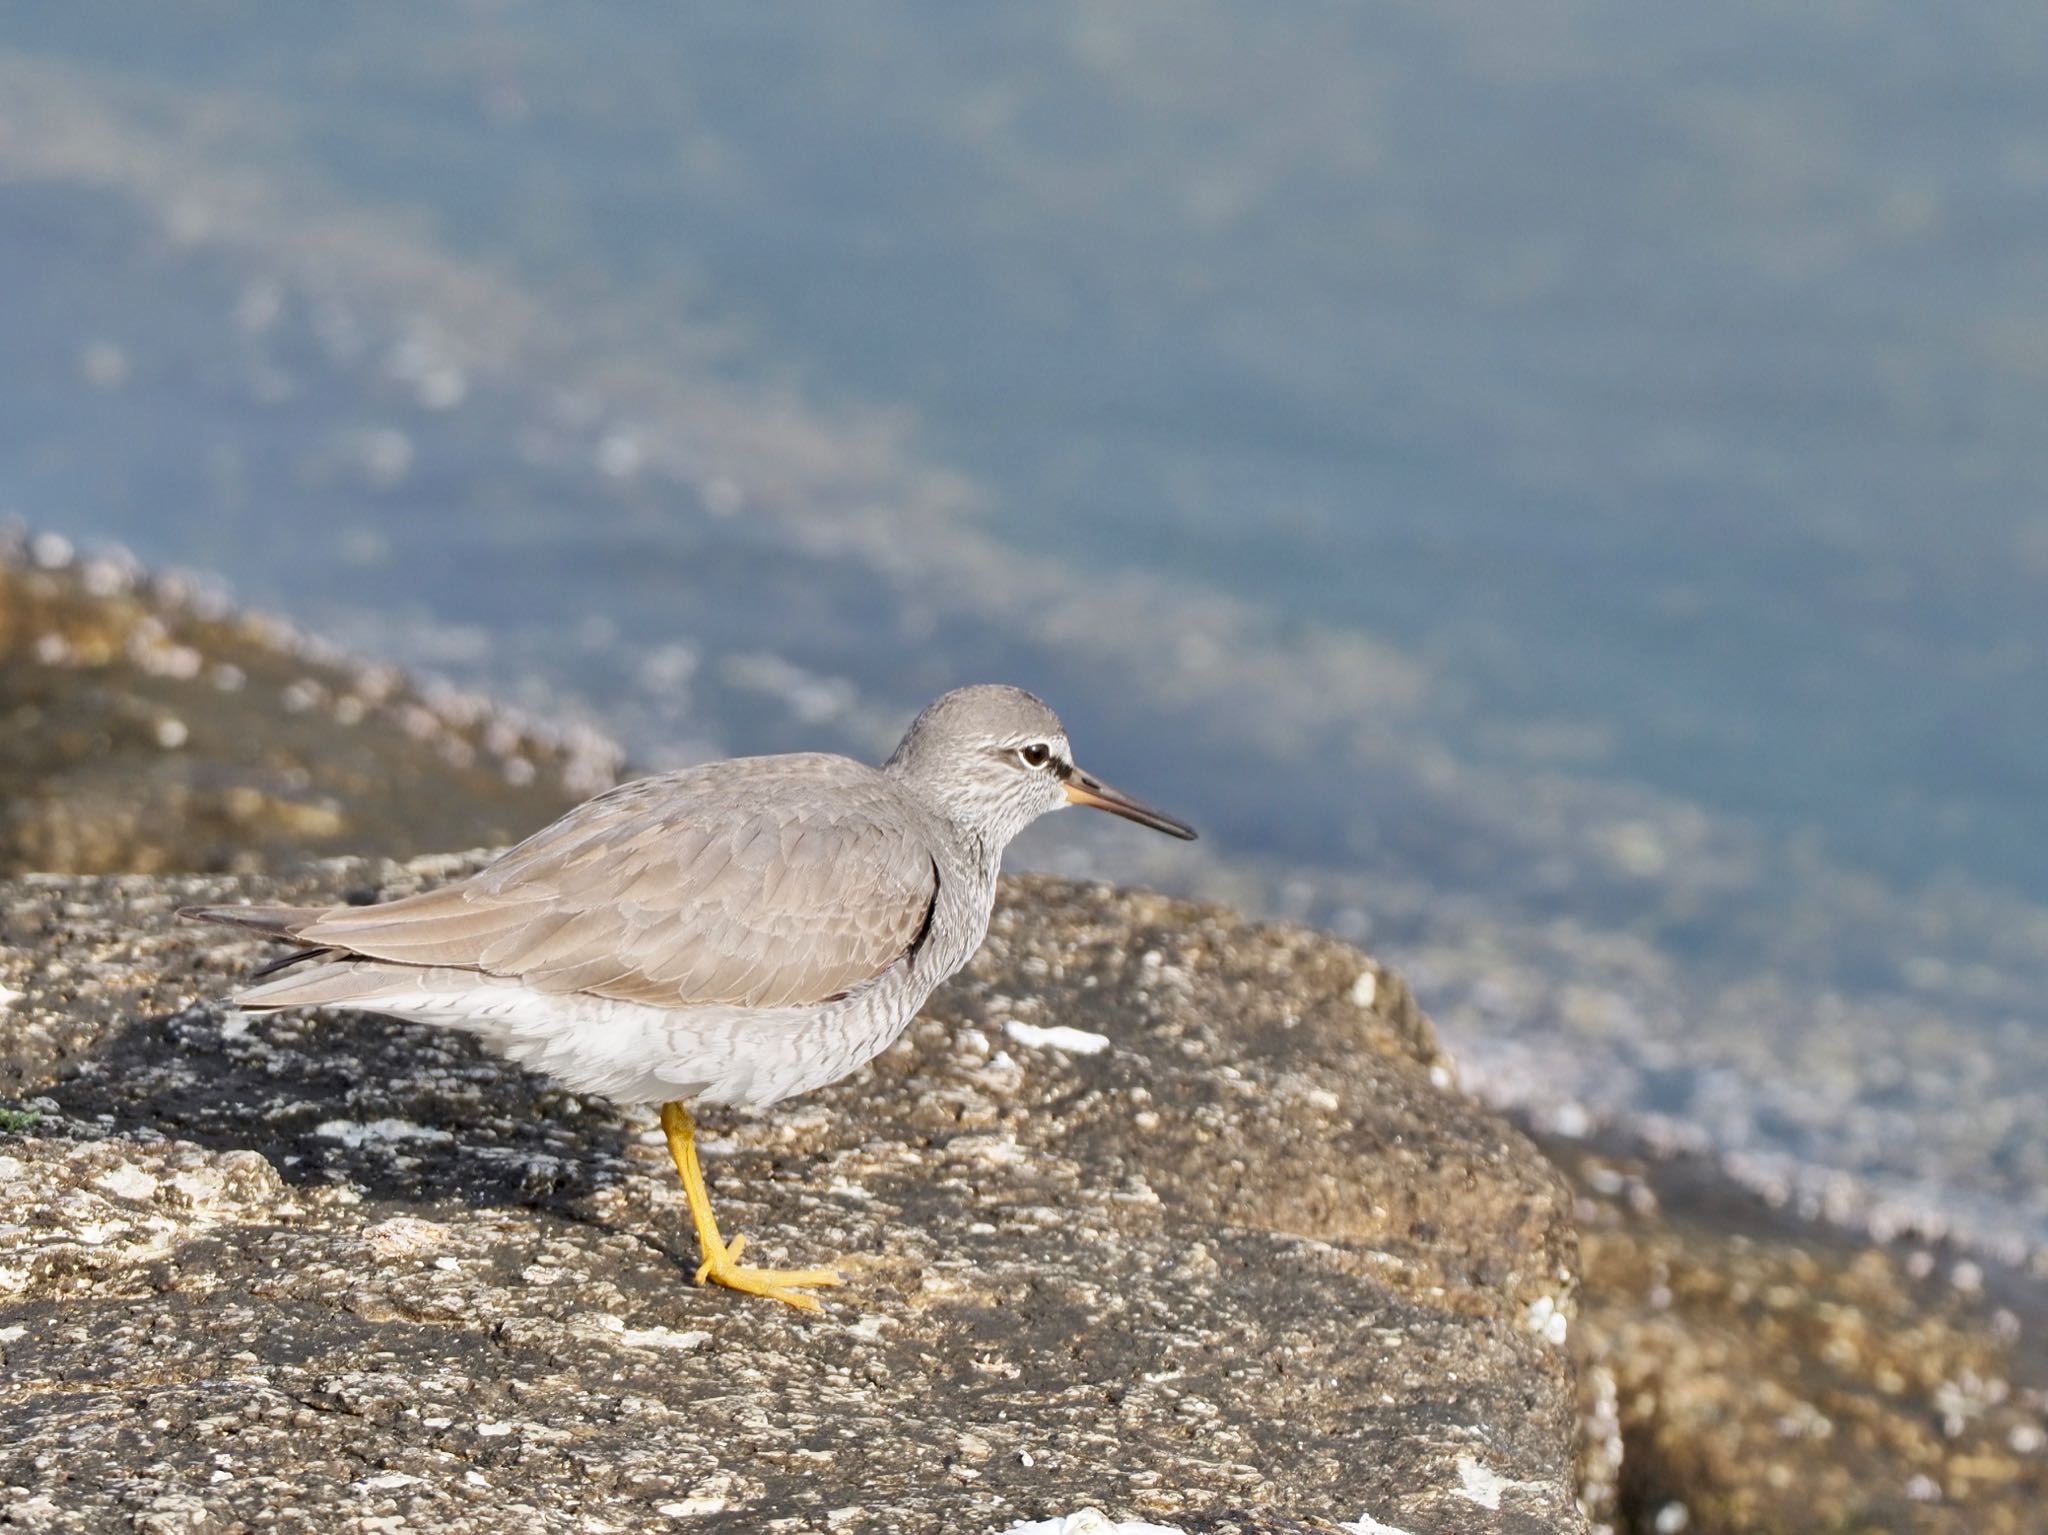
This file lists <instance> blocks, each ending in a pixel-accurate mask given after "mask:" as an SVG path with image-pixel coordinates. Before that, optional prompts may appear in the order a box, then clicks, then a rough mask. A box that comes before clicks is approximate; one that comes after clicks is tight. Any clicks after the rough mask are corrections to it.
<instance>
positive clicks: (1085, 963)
mask: <svg viewBox="0 0 2048 1535" xmlns="http://www.w3.org/2000/svg"><path fill="white" fill-rule="evenodd" d="M462 867H466V865H465V864H463V863H462V862H460V861H459V860H450V859H438V860H426V861H423V862H422V863H420V864H418V865H415V866H413V867H411V868H405V867H401V866H397V865H392V864H385V863H370V862H363V861H341V862H334V863H329V864H325V865H322V866H319V867H317V868H315V869H313V870H312V871H310V872H308V873H306V874H304V875H300V876H294V877H289V878H283V879H279V878H259V877H249V878H234V877H225V876H219V877H198V876H164V877H160V878H152V879H136V878H82V877H65V878H55V877H44V878H37V879H31V880H25V881H19V882H16V883H13V884H9V885H0V902H4V908H5V913H6V915H5V918H4V926H0V997H5V998H7V1001H6V1004H5V1007H4V1009H0V1072H6V1073H8V1074H9V1075H7V1076H6V1077H5V1078H4V1079H0V1080H5V1081H6V1082H7V1083H8V1084H9V1085H8V1086H6V1087H5V1088H4V1090H0V1091H4V1093H5V1094H6V1095H7V1097H8V1101H10V1102H12V1103H13V1104H14V1105H16V1106H19V1107H25V1108H27V1109H30V1110H32V1111H34V1112H35V1113H37V1114H39V1115H40V1118H39V1119H38V1120H37V1121H36V1122H35V1123H33V1124H21V1123H19V1121H17V1127H16V1128H15V1129H14V1130H13V1131H12V1132H11V1133H8V1134H4V1135H0V1188H4V1193H0V1199H4V1200H5V1207H4V1208H5V1214H4V1216H0V1222H4V1224H0V1370H4V1376H0V1380H4V1387H0V1488H4V1489H5V1490H4V1491H0V1523H4V1522H7V1521H10V1520H11V1521H12V1523H13V1524H15V1525H17V1526H20V1527H23V1528H28V1529H46V1530H53V1531H79V1530H101V1529H145V1530H184V1529H192V1530H214V1529H236V1528H243V1527H255V1526H257V1525H259V1524H261V1525H263V1526H264V1527H267V1528H278V1529H318V1530H322V1531H358V1530H361V1531H369V1530H396V1529H407V1530H435V1531H467V1530H479V1531H481V1530H491V1531H503V1530H505V1529H507V1528H513V1529H521V1530H524V1529H534V1530H564V1531H567V1530H605V1529H618V1530H626V1529H644V1528H648V1527H654V1528H670V1527H673V1528H688V1529H691V1530H705V1531H718V1530H732V1531H741V1530H744V1531H749V1532H752V1531H762V1530H782V1531H819V1532H827V1531H853V1532H859V1531H890V1532H896V1531H902V1532H933V1535H938V1532H946V1535H952V1532H959V1531H984V1530H986V1531H999V1530H1004V1529H1007V1528H1010V1527H1012V1526H1014V1525H1019V1524H1024V1525H1027V1526H1028V1525H1029V1524H1030V1523H1031V1522H1032V1521H1057V1520H1059V1519H1062V1518H1068V1516H1071V1517H1072V1518H1079V1517H1082V1515H1081V1514H1079V1513H1077V1512H1076V1511H1080V1510H1087V1509H1091V1508H1092V1509H1097V1510H1100V1511H1102V1514H1103V1516H1104V1518H1103V1521H1102V1522H1103V1523H1104V1524H1105V1525H1106V1526H1111V1527H1113V1525H1114V1524H1115V1522H1117V1521H1149V1522H1151V1523H1155V1524H1162V1525H1166V1526H1169V1527H1175V1528H1179V1529H1182V1530H1186V1531H1190V1532H1194V1531H1219V1532H1220V1531H1241V1532H1251V1531H1270V1532H1279V1531H1309V1530H1324V1531H1327V1530H1330V1529H1332V1528H1337V1527H1350V1528H1357V1529H1363V1530H1398V1531H1402V1532H1406V1535H1452V1532H1456V1535H1467V1532H1474V1535H1483V1532H1490V1531H1501V1532H1517V1535H1534V1532H1539V1531H1541V1532H1548V1531H1579V1530H1582V1529H1583V1528H1584V1523H1583V1520H1582V1518H1581V1516H1580V1514H1579V1512H1578V1511H1577V1509H1576V1507H1575V1504H1574V1499H1573V1482H1572V1478H1573V1467H1572V1455H1573V1432H1574V1380H1573V1373H1572V1369H1571V1365H1570V1361H1569V1357H1568V1352H1567V1347H1566V1344H1567V1332H1568V1328H1569V1325H1570V1322H1571V1319H1572V1318H1573V1316H1574V1314H1575V1307H1576V1299H1575V1291H1574V1274H1575V1271H1576V1252H1575V1242H1574V1238H1573V1235H1572V1230H1571V1225H1570V1196H1569V1194H1568V1192H1567V1191H1566V1190H1565V1189H1564V1187H1563V1186H1562V1184H1561V1182H1560V1180H1559V1179H1558V1177H1557V1175H1556V1174H1555V1173H1554V1171H1553V1170H1552V1169H1551V1168H1550V1167H1549V1165H1548V1164H1547V1163H1546V1162H1544V1161H1543V1159H1542V1158H1541V1157H1540V1156H1539V1155H1538V1154H1537V1153H1536V1152H1535V1150H1534V1148H1533V1147H1532V1146H1531V1145H1530V1144H1529V1143H1528V1142H1527V1141H1526V1140H1525V1139H1523V1138H1522V1137H1521V1136H1520V1135H1519V1134H1517V1133H1516V1132H1514V1131H1513V1130H1511V1129H1509V1128H1508V1127H1507V1126H1506V1125H1505V1124H1504V1123H1502V1122H1501V1121H1500V1120H1499V1119H1497V1118H1496V1117H1494V1116H1493V1115H1491V1114H1489V1113H1487V1112H1486V1111H1484V1110H1483V1109H1480V1108H1479V1107H1477V1106H1476V1105H1474V1104H1473V1103H1471V1102H1470V1101H1468V1100H1467V1099H1465V1098H1463V1097H1462V1096H1460V1095H1459V1094H1458V1093H1457V1092H1456V1091H1455V1090H1454V1089H1453V1088H1452V1087H1451V1086H1450V1078H1449V1073H1448V1070H1447V1069H1446V1064H1445V1063H1444V1062H1443V1061H1442V1060H1441V1059H1440V1058H1439V1056H1438V1054H1437V1052H1436V1048H1435V1045H1434V1041H1433V1038H1432V1035H1431V1031H1430V1029H1429V1026H1428V1024H1427V1022H1426V1020H1425V1019H1423V1017H1422V1016H1421V1014H1420V1013H1419V1012H1418V1011H1417V1010H1416V1008H1415V1005H1414V1003H1413V1000H1412V999H1411V997H1410V996H1409V993H1408V991H1407V989H1406V987H1405V986H1403V985H1402V984H1401V983H1400V982H1399V981H1398V980H1397V979H1396V978H1395V977H1393V976H1391V975H1389V974H1387V973H1385V972H1383V971H1381V970H1379V969H1378V968H1377V967H1375V966H1374V965H1373V964H1372V963H1371V962H1370V961H1368V960H1366V959H1364V958H1363V957H1362V956H1360V955H1359V954H1358V953H1356V952H1355V951H1353V950H1351V949H1349V948H1346V947H1345V946H1343V945H1341V944H1339V943H1336V942H1334V941H1331V940H1328V939H1325V938H1321V937H1317V936H1315V935H1313V934H1309V933H1306V932H1301V931H1297V930H1292V929H1286V928H1262V927H1254V926H1251V925H1249V924H1246V923H1244V922H1243V921H1241V920H1240V919H1238V918H1235V917H1233V916H1231V915H1230V914H1228V913H1225V912H1222V911H1219V910H1216V909H1213V908H1207V907H1199V906H1191V905H1187V904H1183V903H1176V902H1172V901H1168V900H1165V899H1163V898H1159V897H1155V896H1151V895H1146V894H1143V893H1133V892H1117V891H1111V890H1107V889H1102V888H1094V887H1084V886H1075V885H1069V884H1064V883H1060V882H1057V881H1047V880H1031V881H1018V882H1013V883H1012V884H1010V885H1009V886H1008V888H1007V891H1006V896H1005V900H1004V903H1003V905H1002V906H1001V908H1000V910H999V912H998V916H997V920H996V923H995V927H994V930H993V932H992V934H991V937H990V941H989V944H988V946H987V947H986V949H985V950H984V951H983V953H982V955H981V956H980V957H979V958H978V959H977V961H976V962H975V964H974V965H973V966H972V967H971V968H970V970H969V971H968V972H966V973H965V974H963V975H962V976H961V977H960V978H958V979H957V980H956V981H955V982H954V983H953V984H952V985H950V986H948V987H947V988H946V989H945V990H944V991H943V992H942V993H941V994H940V995H939V996H938V997H937V998H935V999H934V1001H933V1003H932V1005H931V1006H930V1007H929V1008H928V1009H927V1011H926V1014H925V1016H924V1017H922V1018H921V1019H920V1020H919V1021H918V1022H917V1023H916V1024H915V1025H914V1026H913V1027H912V1029H911V1031H910V1032H909V1034H908V1035H906V1037H905V1038H904V1040H903V1041H901V1042H900V1043H899V1044H898V1045H897V1046H896V1047H894V1048H893V1049H891V1050H890V1051H889V1052H887V1053H886V1054H885V1055H884V1056H883V1057H882V1058H881V1059H880V1060H879V1061H878V1062H877V1063H876V1064H875V1066H874V1067H872V1068H871V1069H870V1070H868V1071H867V1072H864V1073H862V1074H860V1075H858V1076H856V1077H855V1078H853V1079H851V1080H850V1081H848V1082H845V1083H842V1084H839V1085H838V1086H836V1087H834V1088H832V1089H829V1090H827V1091H825V1092H823V1093H820V1094H818V1095H816V1096H814V1097H812V1098H810V1099H806V1100H800V1101H798V1102H795V1103H791V1104H785V1105H782V1106H780V1107H779V1108H777V1109H775V1110H771V1111H768V1112H767V1113H764V1114H762V1115H759V1116H753V1117H727V1118H712V1119H709V1120H707V1124H706V1132H707V1140H706V1151H707V1158H708V1164H709V1173H710V1177H711V1181H712V1185H713V1190H714V1194H715V1196H716V1197H717V1199H718V1202H719V1208H720V1213H721V1216H722V1218H723V1220H724V1221H725V1224H726V1226H727V1229H728V1231H729V1232H730V1231H735V1230H736V1231H742V1232H745V1233H746V1234H747V1235H748V1236H749V1237H750V1239H751V1241H752V1243H753V1244H754V1247H753V1249H752V1250H755V1251H758V1252H760V1253H761V1255H762V1257H763V1259H764V1261H768V1262H778V1261H782V1262H801V1263H811V1262H818V1261H825V1260H830V1261H833V1262H837V1263H839V1264H840V1265H841V1266H842V1267H843V1268H844V1269H845V1271H846V1272H847V1274H848V1278H849V1281H850V1283H849V1286H848V1288H847V1289H845V1290H843V1291H838V1292H834V1293H833V1294H832V1295H831V1296H830V1297H829V1298H828V1305H829V1310H828V1312H827V1313H826V1315H824V1316H823V1317H822V1318H812V1317H806V1316H803V1315H800V1314H798V1313H796V1312H793V1311H788V1310H785V1309H783V1308H780V1307H773V1306H770V1305H767V1304H765V1303H760V1302H753V1301H749V1300H747V1299H744V1298H741V1297H737V1296H734V1295H732V1294H729V1293H726V1292H722V1291H715V1290H701V1289H698V1288H695V1287H694V1286H692V1285H691V1284H690V1282H689V1274H690V1270H691V1269H692V1268H693V1267H694V1265H695V1261H696V1260H695V1254H694V1251H693V1249H692V1248H691V1246H690V1243H689V1237H688V1223H687V1219H686V1217H685V1214H684V1211H683V1208H682V1200H681V1195H680V1191H679V1190H678V1188H677V1186H676V1183H675V1180H674V1176H673V1173H672V1171H671V1170H670V1169H669V1167H668V1165H667V1159H666V1156H665V1154H664V1151H663V1149H662V1147H661V1144H660V1141H659V1136H658V1133H657V1132H655V1131H654V1129H653V1127H652V1125H651V1123H648V1122H646V1121H641V1120H635V1121H632V1122H627V1121H625V1120H624V1119H622V1117H621V1116H620V1115H619V1114H617V1113H616V1112H614V1111H613V1110H611V1109H610V1108H608V1107H607V1106H605V1105H602V1104H592V1103H584V1102H580V1101H578V1100H576V1099H575V1098H573V1097H572V1096H570V1095H568V1094H565V1093H563V1092H560V1091H559V1090H556V1089H553V1088H551V1087H550V1086H549V1085H548V1084H546V1083H545V1082H543V1081H541V1080H539V1079H537V1078H534V1077H530V1076H526V1075H524V1074H522V1073H520V1072H518V1071H517V1070H515V1069H513V1068H511V1067H508V1066H506V1065H504V1064H502V1063H500V1062H497V1061H495V1060H493V1059H491V1058H489V1057H487V1056H485V1055H484V1054H482V1053H481V1052H480V1051H478V1050H476V1049H474V1048H473V1047H472V1046H471V1044H470V1042H469V1041H467V1040H465V1039H463V1038H461V1037H460V1036H457V1035H453V1034H443V1033H437V1032H433V1031H430V1030H427V1029H423V1028H419V1027H415V1026H411V1025H406V1024H401V1023H396V1022H391V1021H388V1020H384V1019H379V1018H373V1017H368V1016H363V1015H352V1014H336V1015H315V1016H308V1017H304V1018H297V1017H285V1018H275V1019H266V1020H243V1019H241V1018H239V1017H237V1016H235V1015H232V1014H229V1013H227V1012H225V1011H223V1010H222V1009H221V1008H220V1007H219V1006H218V1005H217V1003H216V1002H215V1001H214V1000H213V999H215V998H217V997H218V996H219V995H220V993H221V992H222V990H223V989H224V988H225V986H226V984H227V982H228V980H229V978H230V977H231V976H232V974H233V973H234V972H235V971H237V970H238V969H239V968H241V967H243V966H245V965H247V964H248V963H250V962H251V961H252V960H254V959H255V958H256V957H257V956H258V955H259V953H261V952H263V951H262V949H261V947H260V945H258V944H255V943H253V942H244V941H241V940H239V939H237V938H235V937H233V936H231V935H224V934H222V933H220V932H219V931H217V930H200V929H189V928H182V929H181V928H178V927H175V926H173V925H172V924H171V922H170V911H171V909H172V908H174V907H175V906H177V905H179V904H182V903H185V902H193V901H221V900H233V899H239V898H245V897H246V898H252V899H300V898H306V897H310V896H313V895H315V894H318V893H324V894H326V895H328V896H331V897H336V898H338V897H341V896H344V895H346V894H347V893H349V892H351V891H367V890H371V889H376V890H383V891H396V890H398V889H402V888H405V887H407V886H408V885H410V884H414V883H417V882H420V881H422V880H428V879H441V878H446V877H448V876H449V875H450V874H452V873H455V872H457V871H458V870H459V869H460V868H462ZM1069 1522H1071V1519H1069Z"/></svg>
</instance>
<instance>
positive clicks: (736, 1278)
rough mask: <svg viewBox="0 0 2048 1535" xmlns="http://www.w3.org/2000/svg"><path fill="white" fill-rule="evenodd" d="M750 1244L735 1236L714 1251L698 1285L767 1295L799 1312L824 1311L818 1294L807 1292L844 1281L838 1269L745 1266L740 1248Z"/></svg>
mask: <svg viewBox="0 0 2048 1535" xmlns="http://www.w3.org/2000/svg"><path fill="white" fill-rule="evenodd" d="M746 1245H747V1239H746V1238H745V1237H734V1238H733V1239H732V1240H731V1241H730V1242H728V1243H727V1244H726V1245H725V1246H724V1247H714V1248H712V1249H711V1252H712V1254H713V1256H711V1257H708V1258H706V1259H705V1260H704V1262H703V1263H702V1264H701V1265H699V1267H698V1269H697V1283H699V1284H720V1285H724V1286H725V1287H726V1288H727V1289H728V1290H742V1291H744V1292H746V1293H747V1294H748V1295H765V1296H767V1297H768V1298H769V1299H770V1300H779V1301H781V1302H782V1303H783V1304H784V1305H788V1306H794V1307H796V1309H797V1310H799V1311H822V1310H824V1309H825V1308H824V1307H823V1306H821V1305H819V1304H818V1299H817V1297H816V1296H814V1295H806V1294H804V1293H803V1292H804V1291H805V1290H807V1289H817V1288H819V1287H821V1286H825V1285H840V1284H845V1283H846V1281H845V1280H844V1279H842V1278H841V1277H840V1275H839V1272H838V1271H837V1270H836V1269H756V1268H745V1267H742V1266H741V1264H740V1261H739V1257H740V1249H741V1248H743V1247H745V1246H746Z"/></svg>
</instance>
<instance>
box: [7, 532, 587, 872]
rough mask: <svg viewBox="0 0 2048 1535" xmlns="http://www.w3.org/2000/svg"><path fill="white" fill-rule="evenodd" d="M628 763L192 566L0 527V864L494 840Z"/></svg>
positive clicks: (197, 858)
mask: <svg viewBox="0 0 2048 1535" xmlns="http://www.w3.org/2000/svg"><path fill="white" fill-rule="evenodd" d="M616 767H617V762H616V760H615V758H614V757H613V756H612V755H611V752H610V748H609V747H608V746H607V745H606V744H605V743H603V742H600V741H596V740H593V739H587V738H583V737H576V736H570V737H557V736H554V735H552V734H550V733H548V732H544V731H539V730H536V729H534V728H533V727H531V726H530V725H527V724H525V723H523V722H521V721H518V720H515V719H512V718H509V717H507V716H505V715H503V714H502V713H499V712H497V711H494V710H493V709H491V708H490V707H489V706H488V705H485V704H483V703H482V702H481V701H479V700H476V699H469V698H459V697H447V696H439V695H435V694H431V693H428V692H423V691H422V690H421V689H420V688H418V687H416V686H414V685H413V684H411V683H409V682H407V681H405V680H404V679H403V678H402V677H400V676H399V674H398V673H396V672H395V671H393V670H392V669H391V668H389V667H378V666H373V665H368V664H364V663H360V662H352V661H350V660H349V659H348V658H346V657H343V656H340V655H337V654H335V653H333V652H331V651H330V650H328V649H327V648H326V647H323V646H320V645H318V644H317V643H315V642H312V641H309V640H306V639H305V638H303V637H302V636H299V635H297V634H295V633H294V632H293V631H292V630H291V629H290V628H289V627H287V626H286V625H283V624H281V623H279V622H277V621H276V620H272V619H265V618H262V617H260V616H255V615H248V614H240V613H233V612H229V611H227V610H225V609H224V608H222V607H220V606H219V605H218V604H217V603H215V602H213V601H211V600H209V599H208V598H207V597H206V596H205V595H204V594H203V592H202V591H201V590H200V589H199V588H197V587H196V586H194V585H192V584H191V583H186V582H180V581H177V580H172V579H152V578H149V577H146V576H144V575H142V574H141V573H140V572H139V571H137V570H136V569H134V567H133V566H132V564H131V563H130V562H128V561H126V560H124V559H122V558H120V557H119V556H115V555H108V556H104V557H99V558H92V559H80V558H77V557H76V556H75V555H74V554H73V553H72V551H71V549H70V548H69V546H68V545H67V544H65V543H64V541H63V540H61V539H54V538H52V537H50V536H49V535H43V536H42V537H40V538H37V539H31V540H25V541H12V542H10V541H9V540H8V539H7V538H6V537H5V535H4V531H0V873H18V872H22V871H26V870H41V871H45V872H48V871H66V872H72V873H112V872H135V873H149V872H156V871H165V870H191V869H221V870H226V869H236V870H243V871H253V870H257V869H263V868H269V867H274V866H276V865H277V864H278V863H280V862H283V861H286V860H289V859H292V858H303V857H306V856H309V855H318V854H323V853H344V852H347V853H381V854H386V855H391V856H398V857H404V856H407V855H409V854H413V853H419V852H425V851H428V850H431V849H437V848H444V847H449V846H458V847H459V846H465V845H468V844H470V843H491V842H504V841H508V840H511V839H512V838H514V837H515V836H518V835H523V834H524V833H525V832H526V831H528V830H530V829H532V828H533V827H535V826H538V825H541V824H543V823H544V822H546V821H548V820H551V819H552V818H553V817H555V816H556V815H558V814H560V813H561V812H562V811H563V810H565V809H567V808H568V807H569V806H570V805H572V804H574V803H575V802H576V801H577V800H579V799H582V798H583V797H584V796H586V795H588V794H590V793H592V792H594V790H596V789H598V788H601V787H603V786H604V785H605V783H607V782H609V781H610V776H611V774H612V772H613V771H614V770H615V769H616Z"/></svg>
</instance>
